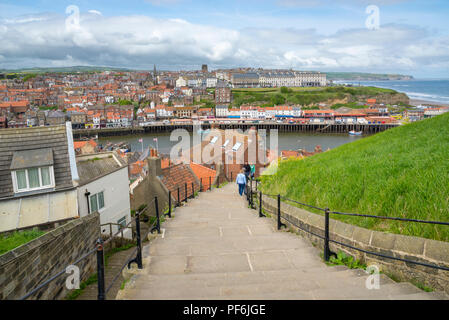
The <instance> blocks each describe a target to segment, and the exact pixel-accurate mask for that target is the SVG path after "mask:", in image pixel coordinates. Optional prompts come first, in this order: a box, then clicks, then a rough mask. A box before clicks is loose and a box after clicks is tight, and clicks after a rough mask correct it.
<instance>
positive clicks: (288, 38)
mask: <svg viewBox="0 0 449 320" xmlns="http://www.w3.org/2000/svg"><path fill="white" fill-rule="evenodd" d="M65 19H66V17H65V16H47V15H43V16H41V17H40V16H33V17H32V18H29V19H24V18H20V19H16V20H14V19H10V20H8V21H0V37H1V42H2V45H1V46H0V56H2V57H3V58H2V59H1V60H0V67H1V68H20V67H34V66H70V65H103V66H116V67H129V68H139V69H143V68H145V69H151V68H152V66H153V64H157V65H159V66H164V67H166V68H169V67H170V68H194V67H198V66H199V65H201V64H203V63H208V64H210V65H211V66H214V67H233V66H254V67H277V68H295V69H299V70H300V69H307V70H310V69H315V70H341V71H345V70H352V71H354V70H360V71H383V72H386V71H390V72H392V71H394V72H400V71H403V72H410V70H411V68H412V69H413V68H418V69H422V70H424V69H426V68H435V69H439V70H441V68H443V69H446V70H447V69H449V58H448V57H449V40H448V38H447V37H443V36H441V37H437V36H435V35H433V34H431V33H430V32H428V31H427V30H426V29H422V28H417V27H413V26H406V25H398V24H390V25H382V26H381V28H380V29H379V30H368V29H364V28H360V29H346V30H339V31H336V32H335V33H334V34H332V35H330V36H329V35H323V34H320V33H318V32H317V31H316V30H315V29H299V28H284V29H280V28H277V29H276V28H260V27H254V28H245V29H240V30H233V29H229V28H217V27H212V26H209V25H201V24H194V23H190V22H188V21H186V20H182V19H153V18H150V17H147V16H141V15H132V16H115V17H104V16H102V15H99V14H94V13H92V12H91V13H88V14H81V16H80V21H79V28H75V29H70V28H69V29H67V28H66V24H65Z"/></svg>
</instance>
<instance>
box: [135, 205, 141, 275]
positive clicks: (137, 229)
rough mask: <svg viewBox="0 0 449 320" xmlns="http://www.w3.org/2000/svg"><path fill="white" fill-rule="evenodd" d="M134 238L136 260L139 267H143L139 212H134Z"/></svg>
mask: <svg viewBox="0 0 449 320" xmlns="http://www.w3.org/2000/svg"><path fill="white" fill-rule="evenodd" d="M136 238H137V256H136V262H137V267H138V268H139V269H143V266H142V241H141V239H140V212H138V213H137V214H136Z"/></svg>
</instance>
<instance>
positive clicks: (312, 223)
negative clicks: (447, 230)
mask: <svg viewBox="0 0 449 320" xmlns="http://www.w3.org/2000/svg"><path fill="white" fill-rule="evenodd" d="M263 208H264V209H265V210H267V211H268V212H269V213H271V214H272V215H273V216H272V217H273V218H277V216H276V215H277V199H272V198H269V197H263ZM281 216H282V217H284V218H286V219H288V220H289V221H290V222H291V223H289V222H287V221H286V220H285V219H282V223H285V224H286V225H288V226H289V227H290V228H291V229H292V230H294V231H295V232H298V233H299V234H301V235H302V236H304V237H305V238H308V239H310V241H312V243H314V244H315V245H316V246H319V247H320V248H323V246H324V241H323V240H322V239H321V238H319V237H317V236H314V235H312V234H310V233H309V232H306V231H303V230H301V229H300V228H297V227H296V226H294V225H293V224H295V225H297V226H300V227H301V228H302V229H305V230H307V231H310V232H313V233H315V234H317V235H319V236H322V237H324V215H323V216H321V215H318V214H314V213H310V212H308V211H305V210H303V209H300V208H298V207H295V206H292V205H289V204H287V203H285V202H282V203H281ZM329 237H330V239H333V240H335V241H338V242H341V243H344V244H347V245H351V246H353V247H356V248H360V249H363V250H367V251H372V252H376V253H380V254H384V255H388V256H392V257H396V258H402V259H408V260H412V261H417V262H423V263H428V264H435V265H439V266H444V267H449V243H448V242H442V241H436V240H431V239H424V238H419V237H412V236H405V235H400V234H392V233H386V232H380V231H373V230H369V229H365V228H361V227H358V226H354V225H350V224H347V223H343V222H340V221H337V220H333V219H330V221H329ZM330 249H331V251H332V252H335V253H337V252H338V251H339V250H341V251H343V252H346V253H348V254H350V255H352V256H353V257H355V258H357V259H359V260H360V261H362V262H364V263H366V264H368V265H370V264H375V265H377V266H379V268H380V270H381V271H383V272H386V273H387V274H390V275H394V276H395V277H396V278H398V279H400V280H401V281H417V282H419V283H421V284H425V285H426V286H429V287H431V288H434V289H437V290H444V291H446V292H448V293H449V271H444V270H438V269H433V268H429V267H425V266H419V265H416V264H413V263H408V262H403V261H398V260H393V259H387V258H383V257H379V256H375V255H372V254H366V253H364V252H361V251H358V250H354V249H351V248H348V247H345V246H342V245H339V244H335V243H332V242H330Z"/></svg>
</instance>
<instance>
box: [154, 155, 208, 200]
mask: <svg viewBox="0 0 449 320" xmlns="http://www.w3.org/2000/svg"><path fill="white" fill-rule="evenodd" d="M161 181H162V183H163V184H164V185H165V186H166V187H167V189H168V190H169V191H171V193H172V197H173V198H174V199H175V200H176V201H178V187H179V188H180V192H179V196H180V198H181V200H183V199H184V198H185V184H186V183H187V196H188V197H190V196H191V195H192V194H193V193H192V182H193V187H194V189H195V192H196V191H199V189H200V186H199V182H198V180H197V178H196V176H195V174H194V173H193V171H192V169H190V166H189V165H186V164H184V163H180V164H177V165H174V166H171V167H168V168H164V169H162V177H161Z"/></svg>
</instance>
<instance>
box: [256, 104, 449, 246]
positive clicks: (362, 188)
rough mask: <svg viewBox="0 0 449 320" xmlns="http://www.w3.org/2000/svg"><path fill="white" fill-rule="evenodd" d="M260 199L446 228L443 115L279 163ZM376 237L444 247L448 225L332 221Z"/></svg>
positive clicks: (448, 155)
mask: <svg viewBox="0 0 449 320" xmlns="http://www.w3.org/2000/svg"><path fill="white" fill-rule="evenodd" d="M262 180H263V184H262V188H263V191H264V192H267V193H271V194H273V193H274V194H278V193H279V194H281V195H284V196H286V197H288V198H291V199H295V200H298V201H302V202H305V203H308V204H312V205H315V206H319V207H321V208H325V207H329V208H330V209H331V210H334V211H343V212H352V213H362V214H375V215H385V216H392V217H406V218H416V219H425V220H438V221H446V222H449V113H446V114H443V115H441V116H438V117H436V118H433V119H428V120H424V121H420V122H415V123H412V124H408V125H404V126H401V127H398V128H394V129H391V130H388V131H385V132H382V133H379V134H376V135H374V136H370V137H367V138H364V139H361V140H358V141H355V142H352V143H348V144H345V145H342V146H340V147H338V148H335V149H333V150H330V151H327V152H324V153H322V154H318V155H315V156H313V157H309V158H306V159H304V160H287V161H282V162H281V163H280V166H279V170H278V171H277V173H276V174H275V175H273V176H266V177H264V178H263V179H262ZM332 218H334V219H340V220H342V221H345V222H348V223H352V224H355V225H359V226H362V227H367V228H373V229H376V230H381V231H388V232H393V233H401V234H408V235H415V236H420V237H425V238H430V239H436V240H444V241H449V226H433V225H426V224H418V223H411V222H397V221H389V220H385V221H383V220H378V219H369V218H357V217H344V216H337V215H332Z"/></svg>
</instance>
